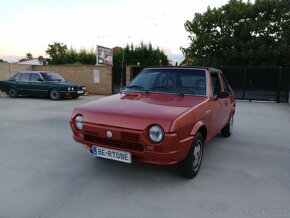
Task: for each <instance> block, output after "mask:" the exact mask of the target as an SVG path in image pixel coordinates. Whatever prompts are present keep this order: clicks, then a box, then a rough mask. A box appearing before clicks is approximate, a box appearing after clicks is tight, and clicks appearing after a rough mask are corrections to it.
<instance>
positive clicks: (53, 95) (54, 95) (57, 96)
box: [49, 89, 60, 100]
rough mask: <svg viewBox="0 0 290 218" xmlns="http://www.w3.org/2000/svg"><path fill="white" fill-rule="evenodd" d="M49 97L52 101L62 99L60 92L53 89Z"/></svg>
mask: <svg viewBox="0 0 290 218" xmlns="http://www.w3.org/2000/svg"><path fill="white" fill-rule="evenodd" d="M49 97H50V98H51V99H52V100H59V99H60V92H59V91H58V90H56V89H52V90H51V91H50V92H49Z"/></svg>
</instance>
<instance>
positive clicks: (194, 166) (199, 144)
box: [178, 132, 203, 179]
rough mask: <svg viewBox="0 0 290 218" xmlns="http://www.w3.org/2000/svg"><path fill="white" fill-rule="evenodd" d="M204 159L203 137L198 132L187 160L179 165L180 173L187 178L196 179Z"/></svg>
mask: <svg viewBox="0 0 290 218" xmlns="http://www.w3.org/2000/svg"><path fill="white" fill-rule="evenodd" d="M202 157H203V135H202V134H201V133H200V132H198V133H197V134H196V136H195V138H194V140H193V142H192V145H191V147H190V149H189V152H188V154H187V156H186V158H185V159H184V160H183V161H181V162H179V163H178V171H179V173H180V174H181V175H182V176H184V177H186V178H189V179H191V178H194V177H195V176H196V175H197V174H198V171H199V169H200V166H201V162H202Z"/></svg>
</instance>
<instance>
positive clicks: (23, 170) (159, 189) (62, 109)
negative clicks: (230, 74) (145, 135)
mask: <svg viewBox="0 0 290 218" xmlns="http://www.w3.org/2000/svg"><path fill="white" fill-rule="evenodd" d="M97 98H100V96H99V97H98V96H90V97H80V98H79V99H77V100H63V101H51V100H49V99H31V98H18V99H10V98H8V97H3V96H0V218H36V217H38V218H40V217H45V218H47V217H49V218H78V217H80V218H86V217H98V218H103V217H106V218H109V217H112V218H113V217H120V218H143V217H144V218H145V217H146V218H148V217H150V218H152V217H158V218H163V217H164V218H171V217H172V218H178V217H180V218H195V217H205V218H208V217H221V218H233V217H271V218H272V217H290V106H289V105H288V104H276V103H260V102H259V103H258V102H251V103H250V102H237V112H236V116H235V124H234V133H233V135H232V137H230V138H227V139H225V138H222V137H221V136H216V137H215V138H214V139H213V140H212V141H211V142H210V143H208V144H206V147H205V154H204V159H203V163H202V166H201V169H200V172H199V175H198V176H197V177H196V178H195V179H193V180H188V179H185V178H182V177H180V176H179V175H178V173H177V171H176V167H175V166H154V165H148V164H142V163H133V164H132V165H129V164H125V163H119V162H115V161H110V160H104V159H97V158H94V157H92V156H91V155H90V153H89V152H87V151H86V150H85V149H84V148H82V145H80V144H78V143H76V142H74V141H73V139H72V137H71V131H70V128H69V124H68V120H69V117H70V114H71V112H72V110H73V108H74V107H75V106H78V105H81V104H84V103H86V102H89V101H92V100H95V99H97Z"/></svg>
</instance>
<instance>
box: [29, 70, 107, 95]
mask: <svg viewBox="0 0 290 218" xmlns="http://www.w3.org/2000/svg"><path fill="white" fill-rule="evenodd" d="M32 68H33V70H39V71H54V72H57V73H59V74H60V75H61V76H62V77H63V78H64V79H65V80H67V81H70V82H77V83H81V84H84V85H86V86H87V92H88V93H92V94H98V95H110V94H112V67H107V66H91V65H49V66H33V67H32ZM94 70H98V71H99V79H100V81H99V83H94Z"/></svg>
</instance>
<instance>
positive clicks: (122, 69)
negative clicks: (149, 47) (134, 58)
mask: <svg viewBox="0 0 290 218" xmlns="http://www.w3.org/2000/svg"><path fill="white" fill-rule="evenodd" d="M124 57H125V48H123V56H122V68H121V84H120V92H121V91H122V88H123V74H124Z"/></svg>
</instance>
